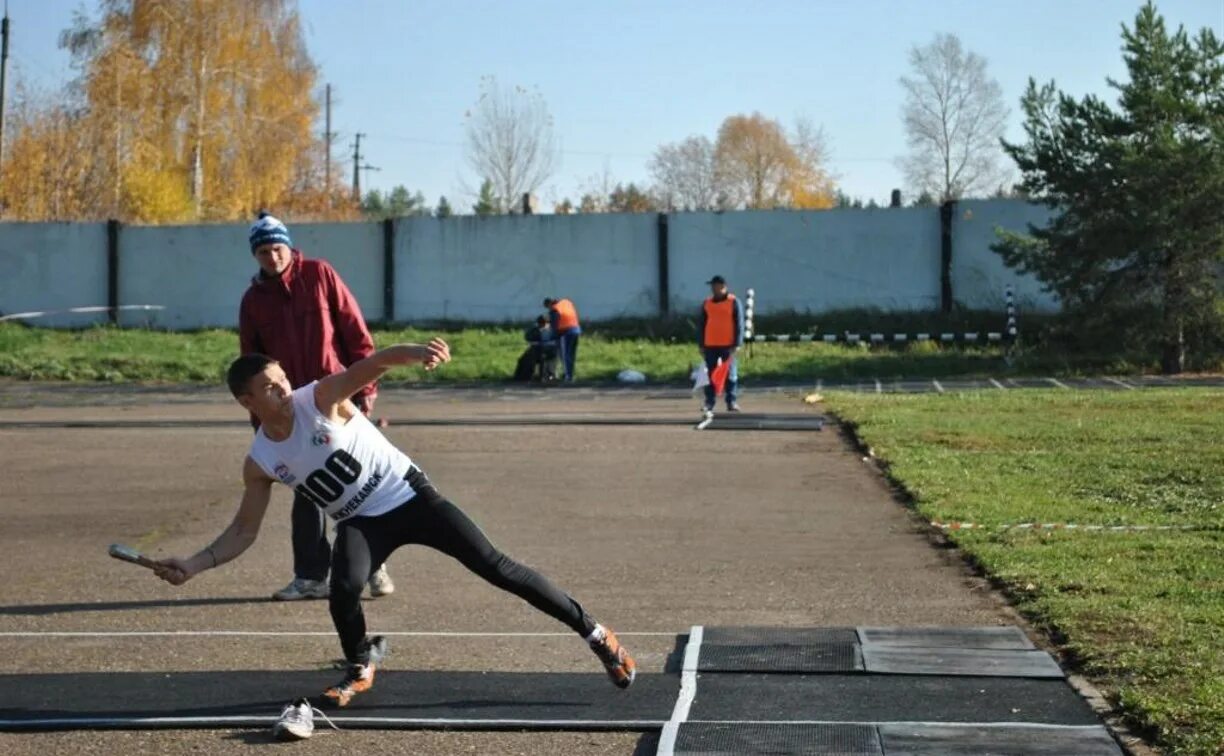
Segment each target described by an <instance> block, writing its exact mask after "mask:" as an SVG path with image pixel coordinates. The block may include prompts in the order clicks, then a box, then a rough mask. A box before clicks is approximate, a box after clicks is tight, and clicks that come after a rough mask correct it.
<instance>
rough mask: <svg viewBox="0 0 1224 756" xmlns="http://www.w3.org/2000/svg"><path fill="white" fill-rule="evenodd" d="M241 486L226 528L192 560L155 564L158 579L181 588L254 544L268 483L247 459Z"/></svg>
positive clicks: (265, 505) (268, 494) (174, 559)
mask: <svg viewBox="0 0 1224 756" xmlns="http://www.w3.org/2000/svg"><path fill="white" fill-rule="evenodd" d="M242 482H243V484H244V486H245V487H244V489H243V492H242V503H241V504H239V505H238V513H237V514H235V515H234V520H233V522H231V523H230V524H229V527H228V528H226V529H225V530H224V531H223V532H222V533H221V535H219V536H217V540H215V541H213V542H212V544H211V545H209V546H206V547H204V549H202V550H201V551H199V552H197V553H196V554H195V555H194V556H190V557H186V558H181V559H180V558H177V557H171V558H169V559H161V560H159V561H158V564H159V565H160V566H159V567H158V568H157V569H156V570H155V572H156V573H157V576H158V577H159V578H161V579H162V580H165V581H166V582H167V583H171V584H173V585H182V584H183V583H186V582H187V581H188V580H190V579H191V578H193V577H195V576H196V575H198V574H200V573H201V572H203V571H204V570H208V569H212V568H213V567H217V566H219V565H222V564H225V563H226V562H228V561H230V560H232V559H237V558H238V556H239V555H240V554H241V553H242V552H244V551H246V550H247V549H248V548H250V546H251V544H253V543H255V537H256V536H258V535H259V526H260V524H261V523H262V522H263V518H264V512H266V511H267V510H268V501H269V499H271V498H272V479H271V478H269V477H268V475H267V473H265V472H264V471H263V470H262V469H261V468H260V467H259V465H257V464H255V460H253V459H251V458H250V457H247V458H246V462H245V463H244V464H243V466H242Z"/></svg>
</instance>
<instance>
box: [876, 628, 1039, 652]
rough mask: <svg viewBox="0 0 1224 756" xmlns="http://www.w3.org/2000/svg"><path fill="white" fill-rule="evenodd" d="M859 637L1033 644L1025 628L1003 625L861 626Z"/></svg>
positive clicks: (956, 644) (900, 642) (890, 641)
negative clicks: (1025, 632)
mask: <svg viewBox="0 0 1224 756" xmlns="http://www.w3.org/2000/svg"><path fill="white" fill-rule="evenodd" d="M858 635H859V640H861V641H862V642H863V643H875V644H879V645H889V646H921V647H923V648H941V647H947V648H1010V649H1016V650H1020V651H1024V650H1030V651H1031V650H1032V649H1033V648H1035V647H1034V646H1033V642H1032V641H1030V640H1029V639H1028V636H1026V635H1025V634H1024V631H1023V630H1021V629H1020V628H1018V627H1015V626H1013V625H1007V626H1005V627H860V628H859V629H858Z"/></svg>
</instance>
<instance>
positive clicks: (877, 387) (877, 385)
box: [875, 378, 884, 394]
mask: <svg viewBox="0 0 1224 756" xmlns="http://www.w3.org/2000/svg"><path fill="white" fill-rule="evenodd" d="M875 383H876V393H877V394H883V393H884V387H883V386H881V385H880V379H879V378H876V379H875Z"/></svg>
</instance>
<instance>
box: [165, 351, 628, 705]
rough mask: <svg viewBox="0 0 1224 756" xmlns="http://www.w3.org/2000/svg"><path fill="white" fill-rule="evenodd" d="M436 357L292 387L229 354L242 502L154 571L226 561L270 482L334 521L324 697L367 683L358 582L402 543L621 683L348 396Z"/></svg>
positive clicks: (380, 362)
mask: <svg viewBox="0 0 1224 756" xmlns="http://www.w3.org/2000/svg"><path fill="white" fill-rule="evenodd" d="M448 361H450V347H449V346H448V345H447V344H446V342H445V341H443V340H442V339H434V340H433V341H431V342H429V343H428V344H425V345H419V344H403V345H399V346H393V347H390V348H388V349H384V350H382V351H379V352H375V353H374V354H372V355H370V356H369V357H367V358H366V359H364V360H360V361H358V362H355V363H353V365H351V366H350V367H349V368H348V369H347V370H344V371H343V372H340V373H336V374H334V375H330V376H327V377H326V378H323V379H321V380H319V381H315V382H313V383H309V384H307V385H305V386H303V387H301V388H299V389H297V390H296V391H294V390H292V389H290V386H289V380H288V378H286V377H285V371H284V370H282V369H281V367H280V365H279V364H278V363H277V362H276V361H275V360H273V359H272V358H270V357H266V356H264V355H261V354H248V355H244V356H242V357H239V358H238V359H237V360H234V362H233V364H232V365H230V368H229V373H228V375H227V381H228V383H229V388H230V391H231V392H232V393H233V394H234V398H235V399H237V400H238V403H239V404H241V405H242V406H243V407H244V408H246V409H247V410H248V411H250V412H251V413H252V414H254V415H255V417H257V418H258V419H259V421H260V427H259V430H258V432H256V434H255V439H254V440H253V441H252V442H251V451H250V453H249V454H248V455H247V458H246V460H245V462H244V464H243V469H242V477H243V482H244V484H245V489H244V491H243V494H242V503H241V504H240V505H239V506H238V513H237V514H236V515H235V516H234V520H233V522H231V523H230V525H229V527H227V528H226V529H225V530H224V531H223V532H222V533H221V535H220V536H218V537H217V539H216V540H214V541H213V542H212V543H211V544H210V545H209V546H206V547H205V548H204V549H202V550H201V551H199V552H198V553H196V554H195V555H193V556H190V557H184V558H169V559H163V560H160V561H159V562H158V566H157V568H156V570H155V571H156V573H157V575H158V576H159V577H160V578H162V579H163V580H165V581H167V582H169V583H171V584H173V585H182V584H183V583H185V582H187V581H188V580H190V579H191V578H192V577H194V576H196V575H198V574H200V573H201V572H203V571H204V570H208V569H213V568H215V567H218V566H220V565H222V564H225V563H226V562H228V561H230V560H233V559H236V558H237V557H238V556H239V555H240V554H242V553H243V552H244V551H246V550H247V549H248V548H249V547H250V546H251V544H252V543H254V542H255V537H256V535H257V534H258V533H259V525H260V523H261V522H262V521H263V517H264V512H265V510H266V509H267V507H268V501H269V499H270V497H271V491H272V484H273V483H274V482H277V481H279V482H281V483H283V484H285V485H287V486H289V487H291V488H293V489H294V491H296V492H297V493H299V494H302V495H303V496H306V497H308V498H309V499H310V500H311V501H313V502H314V503H315V504H316V505H318V506H319V507H320V508H322V509H323V510H324V511H325V512H326V513H327V515H328V516H330V517H331V518H332V519H333V520H335V521H336V523H337V528H336V541H335V548H334V549H333V552H332V565H331V592H330V595H329V597H328V602H329V608H330V610H331V616H332V621H333V622H334V623H335V625H336V632H337V633H338V634H339V635H340V646H341V647H342V648H343V649H344V657H345V659H346V660H347V661H348V665H349V666H348V670H347V672H346V674H345V676H344V679H343V680H341V681H340V682H339V683H337V684H336V685H333V686H332V687H330V688H327V689H326V690H325V691H324V692H323V701H324V702H325V703H328V704H331V705H334V706H346V705H348V703H349V701H350V700H351V699H352V698H353V696H354V695H356V694H358V693H362V692H364V691H367V690H369V689H370V688H371V687H372V686H373V684H374V671H375V669H376V668H377V667H378V666H379V664H380V663H381V660H382V657H383V656H384V654H385V653H386V641H385V640H384V639H383V638H382V636H374V637H370V636H368V635H367V634H366V622H365V615H364V614H363V612H362V609H361V589H362V587H363V586H364V585H365V584H366V582H367V581H368V580H369V578H370V573H371V572H372V570H373V569H375V568H376V567H377V566H378V565H380V564H382V563H383V562H385V561H386V560H387V557H389V556H390V555H391V552H393V551H395V550H396V549H397V548H399V547H400V546H404V545H407V544H412V543H417V544H422V545H424V546H429V547H430V548H433V549H437V550H438V551H441V552H442V553H444V554H447V555H449V556H452V557H454V558H455V559H457V560H459V562H461V563H462V564H463V565H464V566H465V567H467V568H468V569H469V570H471V571H472V572H474V573H476V574H477V575H479V576H480V577H482V578H484V579H485V580H487V581H488V582H490V583H492V584H493V585H495V586H497V587H498V588H501V589H503V590H506V591H509V592H511V593H513V594H515V595H516V596H519V597H520V598H522V599H524V600H526V601H527V602H528V603H530V604H531V605H532V606H534V607H536V608H537V609H539V610H540V611H542V612H545V613H546V614H548V615H550V616H552V617H555V618H556V619H558V620H560V621H561V622H563V623H565V624H566V625H568V626H569V627H570V628H571V629H573V630H574V632H576V633H578V634H579V635H580V636H582V637H583V638H584V639H585V640H586V641H587V643H588V644H590V647H591V650H593V651H594V652H595V654H596V655H597V656H598V657H599V660H600V661H601V662H603V665H604V668H605V669H607V672H608V676H609V677H611V678H612V682H613V683H615V684H616V686H617V687H619V688H627V687H629V686H630V685H631V684H632V683H633V679H634V675H635V672H636V665H635V664H634V661H633V658H632V657H631V656H630V655H629V652H628V651H626V650H625V648H624V647H623V646H621V645H620V642H619V641H618V640H617V638H616V635H615V634H614V633H613V632H612V631H611V630H610V629H608V628H605V627H603V626H602V625H600V624H598V623H597V622H595V621H594V620H593V619H592V618H591V617H590V615H588V614H587V613H586V612H585V611H583V609H582V606H581V605H580V604H579V603H578V602H577V601H575V600H574V599H573V598H571V597H570V596H568V595H566V594H565V593H564V592H563V591H562V590H561V589H559V588H557V586H555V585H553V583H552V582H551V581H549V580H548V579H547V578H546V577H544V576H543V575H541V574H540V573H538V572H536V571H535V570H533V569H532V568H530V567H528V566H526V565H524V564H520V563H519V562H516V561H514V560H513V559H511V558H510V557H508V556H506V555H505V554H503V553H502V552H501V551H499V550H498V549H497V548H496V547H495V546H493V544H492V543H490V542H489V539H488V538H486V537H485V535H484V533H482V532H481V530H480V528H478V527H477V526H476V524H475V523H474V522H472V520H471V519H469V518H468V516H467V515H465V514H464V513H463V511H462V510H460V509H459V508H458V507H456V506H455V505H454V504H452V503H451V502H450V501H448V500H447V499H446V498H444V497H443V496H442V495H441V494H440V493H438V490H437V489H436V488H434V486H433V484H431V483H430V482H429V479H428V478H426V477H425V474H424V473H423V472H422V471H421V469H420V468H419V467H417V466H416V465H415V464H414V463H413V461H412V460H411V459H409V457H408V456H407V455H406V454H404V453H403V452H401V451H400V450H399V449H397V448H396V447H395V446H393V445H392V444H391V442H390V441H388V440H387V438H386V437H385V436H383V435H382V433H380V432H379V431H378V429H377V428H375V427H374V425H373V424H372V423H371V422H370V421H369V419H368V418H366V416H365V415H363V414H362V413H361V412H360V411H359V410H358V409H357V407H356V406H354V405H353V403H352V402H351V401H349V397H351V396H352V395H353V394H355V393H357V392H358V391H360V390H361V389H362V388H363V387H364V386H366V385H368V384H370V383H372V382H373V381H376V380H378V379H379V378H380V377H382V375H383V374H384V373H386V372H387V371H388V370H390V369H391V368H394V367H397V366H401V365H411V364H420V365H422V366H424V368H425V369H426V370H433V369H434V368H436V367H438V366H439V365H441V364H442V363H444V362H448Z"/></svg>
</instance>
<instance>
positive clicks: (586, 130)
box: [9, 0, 1224, 208]
mask: <svg viewBox="0 0 1224 756" xmlns="http://www.w3.org/2000/svg"><path fill="white" fill-rule="evenodd" d="M1140 5H1141V3H1140V2H1139V0H939V1H938V2H936V1H935V0H928V1H926V2H918V1H917V0H913V1H903V0H785V1H783V0H774V1H773V2H761V3H745V2H743V1H742V0H738V1H729V0H666V1H661V0H652V1H651V0H622V1H620V2H586V1H585V0H565V2H560V1H554V0H548V1H545V0H515V2H493V1H492V0H489V1H486V2H472V1H470V0H466V1H465V0H449V1H441V2H439V1H436V0H413V1H412V2H402V1H396V0H351V1H350V0H301V2H300V10H301V13H302V16H303V19H304V22H305V29H306V35H305V36H306V44H307V46H308V48H309V50H310V53H311V55H312V56H313V57H314V60H315V61H316V62H317V63H318V64H319V67H320V77H321V81H322V82H330V83H331V84H332V86H333V92H334V97H335V100H336V102H335V104H334V110H333V128H334V130H336V131H337V132H339V138H338V139H337V142H336V154H337V156H340V155H341V154H343V153H344V152H345V151H346V149H347V148H346V145H348V144H349V143H350V142H351V140H352V135H353V133H354V132H356V131H362V132H365V133H367V134H368V135H369V137H368V140H366V141H365V142H364V143H363V148H364V151H365V152H366V155H367V159H368V161H369V162H370V163H371V164H373V165H376V166H379V167H380V168H381V169H382V170H381V171H380V172H379V173H371V174H367V177H366V178H365V179H363V181H364V183H365V185H366V186H367V187H377V188H384V189H385V188H387V187H390V186H392V185H395V184H405V185H407V186H408V187H409V188H410V189H412V190H414V191H415V190H418V189H419V190H421V191H422V192H424V194H425V196H426V198H427V199H428V201H429V203H430V204H434V203H436V202H437V200H438V197H439V195H443V194H445V195H446V196H447V197H448V198H450V199H451V200H452V203H454V204H458V203H457V202H456V200H457V199H460V200H461V199H462V193H463V190H462V187H463V186H464V185H465V184H467V185H469V186H471V185H475V184H476V183H478V181H475V180H474V178H473V176H472V175H471V171H470V170H469V169H468V167H467V165H466V163H465V161H464V154H463V147H462V144H463V113H464V111H465V110H466V109H467V108H468V107H470V106H471V105H472V104H473V103H474V102H475V100H476V97H477V92H478V90H477V87H478V83H479V81H480V77H481V76H482V75H486V74H493V75H496V76H497V77H498V79H500V80H501V81H503V82H505V83H509V84H521V85H525V86H529V87H531V86H534V87H538V88H539V89H540V91H541V92H542V94H543V95H544V97H545V99H546V100H547V102H548V105H549V108H550V110H551V112H552V114H553V117H554V119H555V121H556V128H557V132H558V135H559V136H560V138H561V143H562V149H563V150H564V152H563V155H562V160H561V164H560V169H559V171H558V172H557V174H556V176H554V178H553V179H552V180H551V181H550V182H549V183H548V185H547V186H546V187H545V188H544V190H543V191H542V192H541V196H542V199H543V200H545V202H546V203H548V204H547V207H548V208H551V202H552V201H555V200H559V199H560V198H562V197H565V196H569V197H572V198H574V199H575V200H576V199H577V196H578V195H579V194H581V191H582V188H583V187H584V186H587V185H589V184H590V183H591V179H592V177H596V176H600V175H602V174H603V173H604V171H605V170H606V171H607V172H608V174H609V175H610V176H611V177H612V179H613V180H614V181H626V182H627V181H637V182H647V181H648V180H649V176H648V172H647V169H646V164H647V161H648V159H649V157H650V155H651V153H652V152H653V151H654V149H655V148H656V147H657V146H658V145H660V144H662V143H665V142H673V141H677V140H680V139H683V138H684V137H686V136H689V135H691V134H705V135H707V136H709V137H711V138H713V137H714V135H715V132H716V130H717V128H718V125H719V123H720V122H721V121H722V119H723V118H725V117H726V116H728V115H730V114H733V113H747V112H751V111H760V112H761V113H764V114H765V115H767V116H770V117H773V118H777V119H779V120H781V121H782V122H783V123H784V124H788V125H789V124H791V123H792V122H793V121H794V119H795V118H796V117H799V116H804V117H807V118H809V119H810V120H812V121H813V122H814V123H816V124H818V125H821V126H823V128H824V130H825V134H826V136H827V138H828V142H829V147H830V152H831V157H832V163H831V169H832V171H833V172H834V173H835V174H836V175H837V176H838V179H839V184H840V186H841V187H842V189H843V190H844V191H846V192H847V193H848V194H850V195H853V196H859V197H862V198H864V199H876V200H877V201H879V202H881V203H884V202H886V201H887V198H888V193H889V190H890V189H891V188H893V187H900V186H902V182H901V176H900V174H899V172H898V170H897V168H896V167H895V158H896V157H897V156H898V155H901V154H903V152H904V151H905V138H904V133H903V130H902V125H901V118H900V107H901V100H902V96H901V89H900V86H899V84H898V83H897V79H898V77H900V76H901V75H903V74H904V73H905V72H906V55H907V52H908V50H909V49H910V47H912V46H913V45H916V44H925V43H927V42H929V41H930V40H931V38H932V37H933V36H934V35H935V34H936V33H937V32H951V33H954V34H957V35H958V36H959V37H960V38H961V40H962V42H963V43H964V44H965V46H966V47H967V48H968V49H970V50H973V51H974V52H977V53H978V54H980V55H982V56H984V57H985V58H986V59H987V61H988V68H989V71H990V73H991V75H992V76H994V77H995V78H996V79H997V80H998V81H999V83H1000V85H1001V86H1002V89H1003V93H1004V96H1005V98H1006V100H1007V103H1008V105H1009V106H1010V107H1011V110H1012V117H1011V126H1010V127H1009V134H1008V135H1009V136H1010V137H1012V138H1018V137H1019V136H1020V117H1019V113H1018V110H1019V108H1018V100H1019V96H1020V94H1021V92H1022V91H1023V89H1024V86H1025V82H1026V81H1027V79H1028V77H1029V76H1033V77H1035V78H1037V79H1038V80H1039V81H1045V80H1048V79H1055V80H1056V81H1057V83H1058V85H1059V87H1060V88H1062V89H1063V90H1064V91H1067V92H1070V93H1073V94H1076V95H1082V94H1086V93H1089V92H1096V93H1100V94H1107V89H1106V87H1105V78H1106V77H1107V76H1113V77H1115V78H1120V77H1122V76H1123V75H1124V73H1125V69H1124V67H1123V65H1122V62H1121V55H1120V49H1119V48H1120V34H1119V32H1120V24H1122V23H1123V22H1126V23H1128V24H1129V23H1130V22H1131V21H1132V20H1133V19H1134V15H1135V12H1136V10H1137V9H1138V8H1139V6H1140ZM1157 7H1158V8H1159V9H1160V11H1161V12H1162V13H1163V14H1164V16H1165V19H1166V21H1167V22H1168V23H1169V25H1170V26H1171V27H1173V28H1176V26H1177V25H1178V24H1184V25H1185V26H1186V27H1187V28H1188V29H1190V30H1191V31H1197V30H1198V29H1200V28H1202V27H1204V26H1210V27H1212V28H1213V29H1215V30H1216V33H1217V34H1220V35H1224V0H1163V1H1162V2H1159V3H1158V6H1157ZM78 9H85V10H88V11H89V12H93V11H94V10H95V3H94V2H92V0H89V1H88V2H80V0H10V5H9V15H10V17H11V19H12V42H11V50H10V52H11V58H10V71H12V72H14V73H15V74H16V75H17V76H18V77H20V78H22V79H24V80H25V81H27V82H29V83H31V84H34V85H36V86H37V87H39V88H41V89H44V90H55V89H56V88H58V87H59V86H61V85H62V84H63V83H64V82H65V81H66V80H67V79H69V78H70V77H71V74H72V72H71V69H70V68H69V66H68V57H67V55H66V54H65V53H64V52H63V51H62V50H60V49H58V47H57V44H56V40H57V37H58V34H59V32H60V30H61V29H63V28H65V27H67V26H68V25H69V24H70V22H71V19H72V14H73V12H74V10H78ZM1111 99H1112V97H1111ZM321 128H322V127H321V125H320V130H321ZM350 165H351V163H350ZM462 203H463V204H464V205H467V204H469V203H470V199H467V200H463V201H462Z"/></svg>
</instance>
